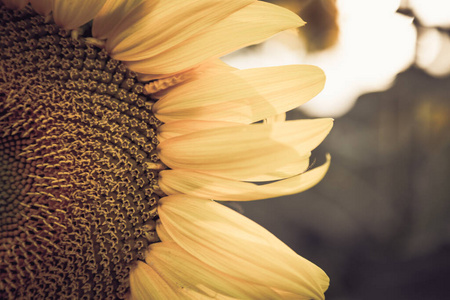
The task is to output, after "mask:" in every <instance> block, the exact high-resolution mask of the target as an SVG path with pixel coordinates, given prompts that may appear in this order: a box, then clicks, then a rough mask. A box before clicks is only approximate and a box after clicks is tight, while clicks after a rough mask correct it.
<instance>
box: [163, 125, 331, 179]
mask: <svg viewBox="0 0 450 300" xmlns="http://www.w3.org/2000/svg"><path fill="white" fill-rule="evenodd" d="M332 123H333V121H332V119H315V120H297V121H289V122H285V123H276V124H273V125H268V124H253V125H237V126H231V127H225V128H216V129H209V130H203V131H198V132H194V133H190V134H186V135H181V136H178V137H174V138H170V139H167V140H165V141H163V142H162V143H160V144H159V146H158V152H159V156H160V158H161V160H162V161H163V162H164V164H166V165H167V166H169V167H170V168H172V169H188V170H197V171H200V172H203V173H208V174H213V175H217V176H220V177H225V178H232V179H238V180H248V179H249V178H252V177H255V176H259V175H263V174H266V173H269V172H272V171H273V170H277V169H278V168H281V167H285V166H286V165H288V164H289V163H291V162H296V161H299V160H304V159H305V158H307V157H309V152H310V151H311V150H312V149H314V148H315V147H317V145H319V143H320V142H321V141H322V140H323V139H324V138H325V136H326V135H327V134H328V132H329V131H330V129H331V127H332ZM304 157H305V158H304ZM299 172H301V171H299Z"/></svg>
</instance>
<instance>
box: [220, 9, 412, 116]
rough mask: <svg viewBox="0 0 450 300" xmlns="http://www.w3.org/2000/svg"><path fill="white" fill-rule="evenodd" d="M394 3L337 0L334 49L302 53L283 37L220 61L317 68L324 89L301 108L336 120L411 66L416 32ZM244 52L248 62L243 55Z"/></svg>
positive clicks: (297, 45)
mask: <svg viewBox="0 0 450 300" xmlns="http://www.w3.org/2000/svg"><path fill="white" fill-rule="evenodd" d="M399 4H400V1H394V0H382V1H381V0H364V1H361V0H337V7H338V10H339V20H338V22H339V30H340V36H339V40H338V43H337V44H336V45H335V46H334V47H332V48H330V49H326V50H324V51H320V52H314V53H306V50H305V45H304V44H303V43H302V42H301V41H300V40H299V39H298V38H296V37H295V36H294V35H293V34H291V33H284V34H282V35H279V36H276V37H275V38H274V39H272V40H269V41H268V42H267V43H265V44H263V45H262V46H261V47H259V48H256V49H255V50H253V49H251V48H250V49H245V50H243V52H237V53H233V54H231V55H229V56H227V57H225V58H224V60H225V61H226V62H227V63H229V64H231V65H233V66H236V67H238V68H250V67H258V66H268V65H277V64H312V65H317V66H319V67H321V68H322V69H323V70H324V71H325V73H326V75H327V83H326V85H325V88H324V90H323V91H322V92H321V93H320V94H319V95H318V96H317V97H316V98H314V99H313V100H311V101H310V102H308V103H307V104H305V105H303V106H302V107H301V109H303V110H305V111H306V112H307V113H309V114H311V115H313V116H334V117H338V116H341V115H343V114H345V113H346V112H347V111H348V110H350V109H351V107H352V106H353V104H354V103H355V101H356V99H357V98H358V97H359V96H360V95H362V94H365V93H369V92H374V91H380V90H385V89H387V88H389V86H390V85H391V84H392V82H393V80H394V79H395V76H396V75H397V74H398V73H399V72H401V71H403V70H405V69H406V68H407V67H409V66H410V65H411V63H412V62H413V59H414V52H415V42H416V30H415V28H414V26H413V25H412V19H411V18H409V17H405V16H404V15H401V14H398V13H396V10H397V9H398V7H399ZM300 16H301V14H300ZM306 26H308V25H306ZM286 41H288V42H286ZM249 51H251V53H252V56H253V58H250V57H249V55H245V53H246V52H247V53H249ZM255 56H257V57H255ZM279 57H281V60H280V58H279ZM274 58H277V60H274Z"/></svg>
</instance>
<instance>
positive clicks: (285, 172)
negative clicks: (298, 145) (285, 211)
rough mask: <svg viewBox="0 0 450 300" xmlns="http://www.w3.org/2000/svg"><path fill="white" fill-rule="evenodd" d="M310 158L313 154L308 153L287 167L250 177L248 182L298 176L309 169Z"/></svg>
mask: <svg viewBox="0 0 450 300" xmlns="http://www.w3.org/2000/svg"><path fill="white" fill-rule="evenodd" d="M310 156H311V152H308V153H307V154H305V155H303V156H299V157H297V159H293V160H292V161H290V162H289V163H288V164H286V165H283V166H278V167H276V168H274V169H272V170H270V171H268V172H267V173H263V174H258V175H256V176H253V177H249V178H247V179H246V181H274V180H280V179H285V178H289V177H292V176H297V175H299V174H301V173H303V172H305V171H306V170H307V169H308V168H309V158H310Z"/></svg>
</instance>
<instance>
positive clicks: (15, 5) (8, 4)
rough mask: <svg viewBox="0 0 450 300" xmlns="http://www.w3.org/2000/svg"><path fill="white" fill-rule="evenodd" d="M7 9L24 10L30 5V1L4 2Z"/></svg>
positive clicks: (15, 0)
mask: <svg viewBox="0 0 450 300" xmlns="http://www.w3.org/2000/svg"><path fill="white" fill-rule="evenodd" d="M2 2H3V3H4V4H5V6H6V7H8V8H11V9H22V8H24V7H25V6H26V5H27V4H28V2H29V1H28V0H2Z"/></svg>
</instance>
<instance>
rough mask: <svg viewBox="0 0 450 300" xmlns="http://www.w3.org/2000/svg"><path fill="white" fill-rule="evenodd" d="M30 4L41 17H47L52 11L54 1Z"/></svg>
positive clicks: (39, 0) (33, 0)
mask: <svg viewBox="0 0 450 300" xmlns="http://www.w3.org/2000/svg"><path fill="white" fill-rule="evenodd" d="M30 3H31V6H32V7H33V9H34V10H35V11H36V12H37V13H38V14H40V15H43V16H47V15H49V14H50V12H51V11H52V5H53V0H30Z"/></svg>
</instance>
